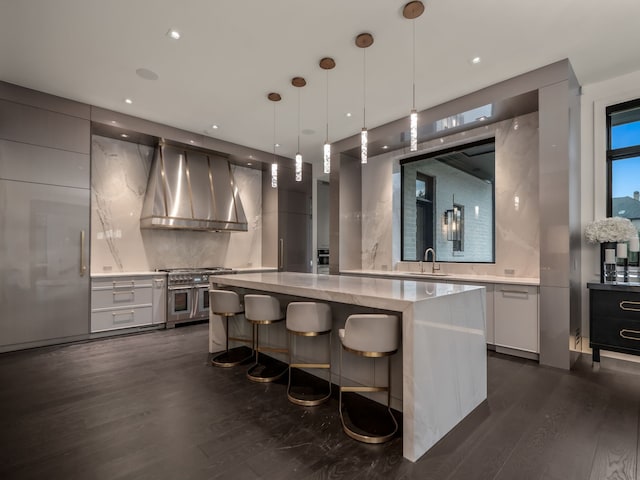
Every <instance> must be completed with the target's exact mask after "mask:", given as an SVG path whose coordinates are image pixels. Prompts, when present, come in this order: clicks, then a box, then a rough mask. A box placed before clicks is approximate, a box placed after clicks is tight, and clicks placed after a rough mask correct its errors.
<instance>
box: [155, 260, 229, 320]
mask: <svg viewBox="0 0 640 480" xmlns="http://www.w3.org/2000/svg"><path fill="white" fill-rule="evenodd" d="M165 271H166V272H167V273H168V275H167V328H173V327H175V326H176V324H177V323H182V322H196V321H201V320H208V319H209V275H212V274H221V273H233V271H232V270H231V269H228V268H221V267H211V268H189V269H185V268H182V269H175V270H165Z"/></svg>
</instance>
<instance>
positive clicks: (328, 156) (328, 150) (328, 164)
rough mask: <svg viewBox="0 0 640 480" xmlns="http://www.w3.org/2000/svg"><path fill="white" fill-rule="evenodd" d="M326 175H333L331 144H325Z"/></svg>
mask: <svg viewBox="0 0 640 480" xmlns="http://www.w3.org/2000/svg"><path fill="white" fill-rule="evenodd" d="M324 173H331V144H329V143H328V142H327V143H325V144H324Z"/></svg>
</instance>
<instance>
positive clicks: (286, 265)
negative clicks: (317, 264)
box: [262, 159, 313, 272]
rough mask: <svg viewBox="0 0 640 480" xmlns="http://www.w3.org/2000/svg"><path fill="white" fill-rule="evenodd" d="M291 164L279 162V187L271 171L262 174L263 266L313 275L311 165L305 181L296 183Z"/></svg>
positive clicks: (304, 166) (305, 167)
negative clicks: (272, 178)
mask: <svg viewBox="0 0 640 480" xmlns="http://www.w3.org/2000/svg"><path fill="white" fill-rule="evenodd" d="M289 162H290V161H288V160H286V159H285V160H282V159H281V161H280V162H279V163H280V164H279V166H278V186H277V188H273V187H272V186H271V172H270V170H265V171H263V174H262V220H263V221H262V225H263V230H262V236H263V238H262V260H263V261H262V263H263V266H265V267H276V268H277V269H278V270H279V271H283V272H311V269H312V265H311V262H312V258H313V255H312V251H311V249H312V222H311V208H312V205H311V198H312V171H311V164H308V163H305V164H303V172H302V181H300V182H296V180H295V170H294V168H293V165H289ZM266 166H268V167H269V168H270V165H268V164H266Z"/></svg>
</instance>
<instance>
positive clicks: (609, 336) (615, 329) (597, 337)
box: [589, 317, 640, 352]
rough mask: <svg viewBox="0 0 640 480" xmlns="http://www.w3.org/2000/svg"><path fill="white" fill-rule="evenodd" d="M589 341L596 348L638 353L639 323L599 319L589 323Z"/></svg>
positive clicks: (639, 346)
mask: <svg viewBox="0 0 640 480" xmlns="http://www.w3.org/2000/svg"><path fill="white" fill-rule="evenodd" d="M589 340H590V342H591V343H592V344H595V345H597V346H602V347H606V346H611V347H618V348H624V349H629V350H637V351H638V352H640V321H638V320H628V319H624V318H612V317H600V318H598V319H597V321H592V322H591V337H590V339H589Z"/></svg>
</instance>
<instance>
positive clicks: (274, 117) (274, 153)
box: [273, 102, 276, 163]
mask: <svg viewBox="0 0 640 480" xmlns="http://www.w3.org/2000/svg"><path fill="white" fill-rule="evenodd" d="M273 163H276V102H273Z"/></svg>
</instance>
